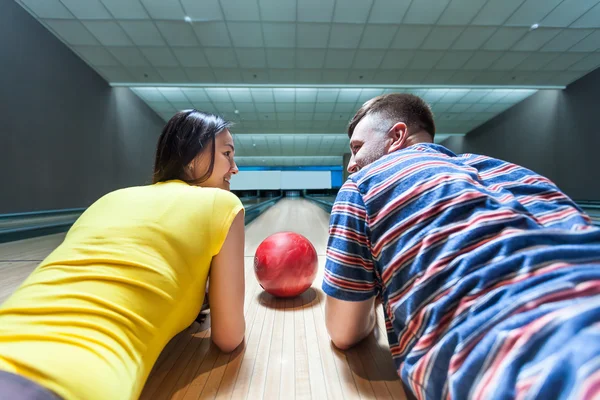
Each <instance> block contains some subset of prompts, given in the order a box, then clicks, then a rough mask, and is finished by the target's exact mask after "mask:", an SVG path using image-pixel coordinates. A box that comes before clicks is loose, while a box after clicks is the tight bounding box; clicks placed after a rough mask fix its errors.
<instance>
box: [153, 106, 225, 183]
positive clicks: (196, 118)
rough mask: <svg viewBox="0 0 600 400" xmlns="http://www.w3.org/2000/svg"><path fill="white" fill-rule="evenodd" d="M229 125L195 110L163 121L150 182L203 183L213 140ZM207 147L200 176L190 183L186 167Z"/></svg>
mask: <svg viewBox="0 0 600 400" xmlns="http://www.w3.org/2000/svg"><path fill="white" fill-rule="evenodd" d="M230 126H231V122H229V121H226V120H224V119H223V118H221V117H220V116H218V115H214V114H209V113H205V112H201V111H198V110H184V111H180V112H178V113H177V114H175V115H174V116H173V118H171V119H170V120H169V122H167V125H165V127H164V128H163V131H162V133H161V135H160V138H159V139H158V145H157V146H156V157H155V161H154V175H153V178H152V181H153V183H157V182H164V181H168V180H172V179H180V180H182V181H185V182H187V183H192V184H198V183H202V182H204V181H205V180H207V179H208V178H209V177H210V175H211V174H212V171H213V168H214V165H215V137H216V136H217V135H218V134H219V133H221V132H223V130H225V129H226V128H229V127H230ZM209 146H210V148H211V149H210V152H211V153H210V164H209V167H208V170H207V171H206V173H205V174H204V175H202V176H201V177H200V178H198V179H195V180H190V179H189V178H188V177H187V174H186V168H187V166H188V165H189V163H190V162H192V160H193V159H194V158H196V156H197V155H198V154H200V153H201V152H203V151H205V150H207V147H209Z"/></svg>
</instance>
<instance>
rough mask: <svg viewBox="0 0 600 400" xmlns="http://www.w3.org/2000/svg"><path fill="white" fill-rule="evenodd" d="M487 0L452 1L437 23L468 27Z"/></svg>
mask: <svg viewBox="0 0 600 400" xmlns="http://www.w3.org/2000/svg"><path fill="white" fill-rule="evenodd" d="M486 2H487V0H452V1H451V2H450V4H448V7H446V10H444V12H443V13H442V16H441V17H440V19H439V20H438V21H437V24H439V25H468V24H469V22H471V20H472V19H473V17H474V16H475V15H476V14H477V13H478V12H479V10H481V8H482V7H483V5H484V4H485V3H486Z"/></svg>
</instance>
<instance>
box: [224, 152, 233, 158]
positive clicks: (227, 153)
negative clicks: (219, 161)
mask: <svg viewBox="0 0 600 400" xmlns="http://www.w3.org/2000/svg"><path fill="white" fill-rule="evenodd" d="M223 154H225V157H231V152H230V151H226V152H225V153H223Z"/></svg>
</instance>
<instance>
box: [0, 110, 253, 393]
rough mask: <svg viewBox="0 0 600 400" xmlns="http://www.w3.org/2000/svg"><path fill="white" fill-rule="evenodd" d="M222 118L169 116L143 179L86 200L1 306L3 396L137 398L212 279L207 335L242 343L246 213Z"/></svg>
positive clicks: (224, 346) (230, 346)
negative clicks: (233, 181) (233, 188)
mask: <svg viewBox="0 0 600 400" xmlns="http://www.w3.org/2000/svg"><path fill="white" fill-rule="evenodd" d="M228 127H229V123H228V122H226V121H224V120H223V119H222V118H220V117H218V116H215V115H211V114H205V113H201V112H199V111H196V110H191V111H184V112H180V113H177V114H176V115H175V116H174V117H173V118H172V119H171V120H170V121H169V122H168V123H167V125H166V126H165V128H164V130H163V132H162V135H161V136H160V139H159V141H158V146H157V151H156V162H155V166H154V183H153V184H152V185H147V186H141V187H132V188H127V189H122V190H117V191H115V192H112V193H109V194H107V195H106V196H104V197H102V198H101V199H100V200H98V201H97V202H96V203H94V204H93V205H92V206H91V207H90V208H89V209H87V210H86V211H85V213H84V214H83V215H82V216H81V217H80V218H79V220H78V221H77V222H76V223H75V224H74V225H73V227H72V228H71V229H70V231H69V232H68V234H67V236H66V238H65V240H64V242H63V243H62V244H61V245H60V246H59V247H58V248H57V249H56V250H55V251H54V252H53V253H52V254H50V255H49V256H48V257H47V258H46V259H45V260H44V261H43V262H42V263H41V264H40V266H39V267H38V268H37V269H36V270H35V271H34V272H33V273H32V274H31V275H30V276H29V277H28V278H27V279H26V281H25V282H24V283H23V284H22V285H21V286H20V287H19V288H18V289H17V290H16V291H15V293H14V294H13V295H12V296H11V297H10V298H9V299H8V300H7V301H6V302H5V303H4V304H2V305H1V306H0V398H10V399H15V400H19V399H28V400H29V399H43V400H46V399H65V400H71V399H85V400H94V399H102V400H107V399H111V400H113V399H114V400H123V399H135V398H138V397H139V394H140V392H141V390H142V388H143V386H144V383H145V381H146V379H147V377H148V374H149V372H150V370H151V368H152V366H153V364H154V362H155V361H156V359H157V358H158V356H159V354H160V352H161V351H162V349H163V348H164V346H165V345H166V344H167V342H168V341H169V340H170V339H171V338H172V337H173V336H174V335H175V334H177V333H178V332H180V331H182V330H183V329H185V328H186V327H187V326H189V325H190V324H191V323H193V321H194V319H195V318H196V316H197V315H198V312H199V311H200V308H201V306H202V303H203V299H204V293H205V287H206V282H207V279H208V278H209V276H210V288H209V291H210V299H211V329H212V330H211V338H212V340H213V342H214V343H215V344H216V345H217V346H218V347H219V348H220V349H221V350H223V351H224V352H230V351H232V350H234V349H235V348H236V347H237V346H238V345H239V344H240V343H241V342H242V340H243V337H244V330H245V322H244V314H243V306H244V213H243V207H242V204H241V202H240V200H239V199H238V198H237V197H236V196H235V195H233V194H231V193H230V192H229V180H230V178H231V176H232V175H233V174H236V173H237V172H238V169H237V166H236V165H235V162H234V160H233V156H234V146H233V139H232V137H231V133H230V132H229V130H228Z"/></svg>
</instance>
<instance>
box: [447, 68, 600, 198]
mask: <svg viewBox="0 0 600 400" xmlns="http://www.w3.org/2000/svg"><path fill="white" fill-rule="evenodd" d="M599 97H600V68H599V69H597V70H595V71H593V72H591V73H590V74H588V75H586V76H584V77H583V78H581V79H579V80H578V81H576V82H574V83H572V84H571V85H569V86H568V87H567V88H566V89H565V90H543V91H540V92H538V93H536V94H535V95H533V96H531V97H529V98H528V99H526V100H524V101H523V102H521V103H519V104H517V105H515V106H514V107H512V108H510V109H509V110H507V111H505V112H504V113H502V114H500V115H498V116H497V117H495V118H494V119H492V120H490V121H488V122H487V123H485V124H483V125H481V126H480V127H478V128H476V129H475V130H473V131H472V132H469V133H468V134H467V135H466V136H464V137H450V138H449V139H447V140H445V141H444V142H443V143H442V144H443V145H444V146H446V147H448V148H449V149H451V150H453V151H454V152H456V153H477V154H485V155H489V156H492V157H496V158H500V159H503V160H507V161H511V162H514V163H517V164H520V165H523V166H525V167H527V168H530V169H532V170H534V171H536V172H537V173H540V174H542V175H545V176H547V177H548V178H550V179H551V180H553V181H554V182H555V183H556V184H557V185H558V186H559V187H560V188H561V189H562V190H563V191H565V192H566V193H567V194H568V195H569V196H571V197H572V198H573V199H575V200H600V102H599V100H598V99H599Z"/></svg>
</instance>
